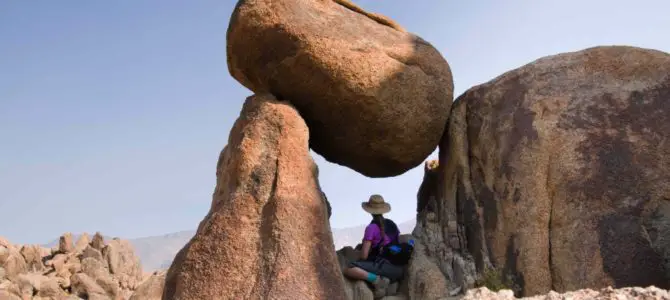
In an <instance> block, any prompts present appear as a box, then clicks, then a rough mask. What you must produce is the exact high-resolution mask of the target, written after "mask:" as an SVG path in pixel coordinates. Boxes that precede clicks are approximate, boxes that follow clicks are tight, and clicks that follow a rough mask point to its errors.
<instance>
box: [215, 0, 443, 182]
mask: <svg viewBox="0 0 670 300" xmlns="http://www.w3.org/2000/svg"><path fill="white" fill-rule="evenodd" d="M227 42H228V46H227V54H228V67H229V71H230V73H231V75H232V76H233V77H234V78H235V79H237V80H238V81H239V82H240V83H242V84H243V85H244V86H245V87H247V88H249V89H251V90H252V91H254V92H257V93H260V92H270V93H272V94H274V95H276V96H277V97H278V98H280V99H285V100H286V101H289V102H291V103H292V104H293V105H294V106H295V108H296V109H297V110H298V111H299V112H300V114H301V115H302V117H303V118H304V119H305V121H306V123H307V125H308V126H309V128H310V139H309V142H310V146H311V147H312V149H313V150H314V151H315V152H317V153H319V154H321V155H322V156H323V157H324V158H326V159H327V160H328V161H330V162H333V163H337V164H340V165H344V166H347V167H350V168H352V169H354V170H356V171H358V172H360V173H362V174H363V175H366V176H369V177H388V176H395V175H399V174H402V173H404V172H405V171H407V170H409V169H411V168H413V167H415V166H417V165H419V164H421V162H422V161H423V160H424V159H425V158H426V157H427V156H428V155H430V154H431V153H432V152H433V151H434V150H435V148H436V147H437V145H438V143H439V141H440V138H441V136H442V133H443V132H444V128H445V126H446V121H447V117H448V113H449V109H450V107H451V103H452V100H453V80H452V75H451V71H450V68H449V65H448V64H447V62H446V61H445V60H444V58H443V57H442V56H441V55H440V53H439V52H438V51H437V50H436V49H435V48H434V47H433V46H431V45H430V44H429V43H428V42H426V41H425V40H423V39H421V38H420V37H418V36H416V35H413V34H411V33H408V32H406V31H405V30H403V29H402V28H400V26H398V25H397V24H395V23H394V22H393V21H391V20H389V19H388V18H386V17H384V16H380V15H377V14H371V13H368V12H365V11H364V10H362V9H361V8H359V7H357V6H356V5H354V4H353V3H351V2H349V1H344V0H338V1H331V0H318V1H304V0H285V1H274V0H254V1H251V0H241V1H239V2H238V4H237V6H236V8H235V11H234V12H233V15H232V17H231V20H230V25H229V28H228V34H227Z"/></svg>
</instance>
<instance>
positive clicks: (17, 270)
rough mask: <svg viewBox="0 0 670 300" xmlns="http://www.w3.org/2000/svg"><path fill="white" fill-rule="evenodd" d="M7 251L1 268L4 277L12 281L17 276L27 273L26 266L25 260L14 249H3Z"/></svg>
mask: <svg viewBox="0 0 670 300" xmlns="http://www.w3.org/2000/svg"><path fill="white" fill-rule="evenodd" d="M5 249H8V250H7V253H6V254H5V259H4V263H3V264H2V266H1V267H2V268H4V269H5V277H7V279H9V280H11V281H14V280H16V279H17V278H18V276H19V274H21V273H26V272H27V271H28V266H27V264H26V260H25V259H24V258H23V255H21V253H20V252H19V251H18V250H16V248H14V247H12V248H5Z"/></svg>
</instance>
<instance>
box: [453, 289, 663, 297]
mask: <svg viewBox="0 0 670 300" xmlns="http://www.w3.org/2000/svg"><path fill="white" fill-rule="evenodd" d="M513 299H525V300H615V299H616V300H629V299H630V300H633V299H649V300H667V299H670V293H669V292H668V291H667V290H662V289H659V288H657V287H654V286H651V287H647V288H641V287H627V288H621V289H614V288H612V287H607V288H604V289H601V290H599V291H596V290H592V289H583V290H577V291H572V292H567V293H564V294H559V293H557V292H555V291H550V292H549V293H548V294H546V295H538V296H533V297H524V298H516V297H514V292H513V291H512V290H501V291H497V292H493V291H491V290H489V289H487V288H485V287H482V288H477V289H473V290H469V291H468V292H467V293H466V295H465V297H463V298H462V300H513Z"/></svg>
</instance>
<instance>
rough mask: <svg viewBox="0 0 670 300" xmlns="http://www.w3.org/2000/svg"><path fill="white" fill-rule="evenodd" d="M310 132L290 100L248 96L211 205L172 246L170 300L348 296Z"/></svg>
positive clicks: (224, 153)
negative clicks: (187, 237)
mask: <svg viewBox="0 0 670 300" xmlns="http://www.w3.org/2000/svg"><path fill="white" fill-rule="evenodd" d="M308 138H309V131H308V129H307V125H306V124H305V122H304V121H303V119H302V118H301V117H300V115H299V114H298V112H297V111H296V110H295V109H294V108H293V107H292V106H291V105H290V104H288V103H285V102H279V101H276V100H275V99H274V97H272V96H270V95H267V94H264V95H255V96H251V97H249V98H247V100H246V102H245V104H244V106H243V108H242V112H241V114H240V117H239V118H238V119H237V121H236V122H235V125H234V126H233V128H232V130H231V131H230V135H229V139H228V145H227V146H226V147H225V148H224V150H223V151H222V152H221V155H220V157H219V162H218V164H217V168H216V170H217V172H216V174H217V184H216V188H215V190H214V195H213V200H212V205H211V208H210V211H209V213H208V214H207V215H206V216H205V218H204V220H203V221H202V222H201V223H200V226H199V227H198V230H197V232H196V234H195V236H194V237H193V238H192V239H191V241H190V242H189V243H188V244H187V245H186V246H185V247H184V248H183V249H182V250H181V251H179V253H178V254H177V255H176V257H175V260H174V262H173V263H172V266H171V267H170V269H169V271H168V273H167V278H166V285H165V290H164V293H163V299H164V300H173V299H174V300H188V299H193V300H196V299H209V300H217V299H305V300H309V299H333V300H339V299H345V293H344V283H343V280H342V276H341V273H340V270H339V268H338V266H337V259H336V257H335V249H334V246H333V240H332V235H331V231H330V226H329V225H328V222H327V218H328V213H327V208H326V205H324V199H323V198H322V194H321V190H320V188H319V186H318V184H317V180H316V174H317V173H316V172H317V169H316V168H317V167H316V164H315V163H314V161H313V160H312V157H311V156H310V154H309V145H308Z"/></svg>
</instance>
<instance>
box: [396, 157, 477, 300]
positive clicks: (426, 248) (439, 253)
mask: <svg viewBox="0 0 670 300" xmlns="http://www.w3.org/2000/svg"><path fill="white" fill-rule="evenodd" d="M442 153H443V149H440V154H442ZM441 166H442V164H440V162H439V161H438V160H429V161H426V163H425V165H424V179H423V181H422V183H421V186H420V187H419V191H418V193H417V223H416V227H415V228H414V232H413V236H414V239H415V243H416V246H415V249H414V255H413V257H412V260H411V262H410V265H409V268H408V277H407V278H408V280H407V283H408V288H409V290H410V292H409V294H410V295H411V296H413V297H412V299H441V298H444V297H449V296H453V295H455V294H458V293H460V292H461V291H466V290H467V289H469V288H472V287H474V285H475V281H476V279H477V277H478V274H477V270H476V268H475V264H474V259H473V258H472V256H471V255H470V254H469V253H468V252H467V251H465V249H464V248H463V247H461V245H462V244H463V243H464V238H465V237H464V236H463V235H462V234H459V232H462V227H461V226H458V225H457V221H456V220H457V216H456V213H455V212H456V209H455V208H454V207H450V206H448V205H447V202H446V201H445V189H444V184H441V183H442V182H443V177H442V174H443V173H444V172H440V170H441V169H440V167H441Z"/></svg>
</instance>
